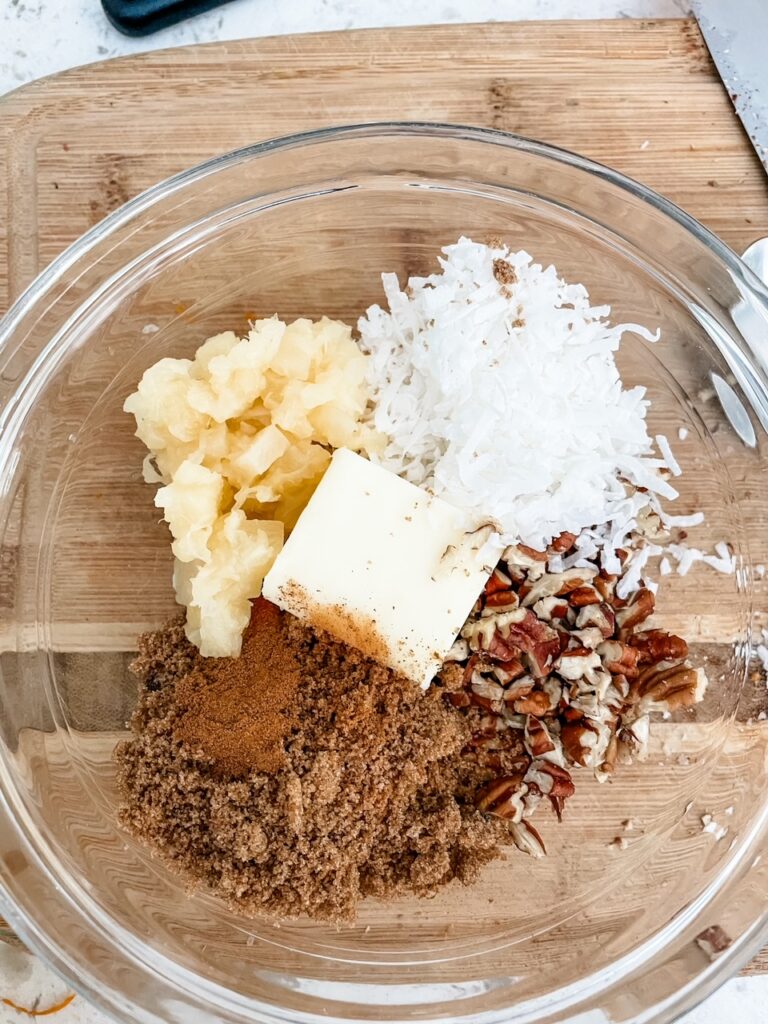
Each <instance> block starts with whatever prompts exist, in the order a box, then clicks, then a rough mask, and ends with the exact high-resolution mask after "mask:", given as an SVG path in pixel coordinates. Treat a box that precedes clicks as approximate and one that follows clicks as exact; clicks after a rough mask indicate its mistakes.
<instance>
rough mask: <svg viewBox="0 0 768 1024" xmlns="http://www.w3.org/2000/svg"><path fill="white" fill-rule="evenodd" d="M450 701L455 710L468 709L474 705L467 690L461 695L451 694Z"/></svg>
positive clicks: (449, 695)
mask: <svg viewBox="0 0 768 1024" xmlns="http://www.w3.org/2000/svg"><path fill="white" fill-rule="evenodd" d="M448 700H449V701H450V702H451V706H452V707H454V708H468V707H469V706H470V704H471V703H472V698H471V697H470V695H469V694H468V693H467V692H466V691H465V690H462V691H461V692H460V693H449V694H448Z"/></svg>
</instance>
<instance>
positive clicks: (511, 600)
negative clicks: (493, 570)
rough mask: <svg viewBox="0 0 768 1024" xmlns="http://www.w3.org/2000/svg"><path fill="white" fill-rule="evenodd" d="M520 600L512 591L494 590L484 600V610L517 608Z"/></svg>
mask: <svg viewBox="0 0 768 1024" xmlns="http://www.w3.org/2000/svg"><path fill="white" fill-rule="evenodd" d="M519 604H520V599H519V597H518V596H517V594H516V593H515V592H514V590H495V591H494V592H493V593H492V594H488V595H487V596H486V598H485V607H486V608H517V606H518V605H519Z"/></svg>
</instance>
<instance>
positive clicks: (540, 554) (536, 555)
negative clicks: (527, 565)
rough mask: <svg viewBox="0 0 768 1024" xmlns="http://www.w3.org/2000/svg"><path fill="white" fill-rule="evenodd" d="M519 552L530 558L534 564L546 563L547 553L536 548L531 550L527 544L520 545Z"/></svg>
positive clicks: (518, 546)
mask: <svg viewBox="0 0 768 1024" xmlns="http://www.w3.org/2000/svg"><path fill="white" fill-rule="evenodd" d="M517 550H518V551H519V552H520V554H521V555H523V556H525V557H526V558H530V559H531V561H533V562H546V560H547V552H546V551H537V550H536V548H529V547H528V545H527V544H518V545H517Z"/></svg>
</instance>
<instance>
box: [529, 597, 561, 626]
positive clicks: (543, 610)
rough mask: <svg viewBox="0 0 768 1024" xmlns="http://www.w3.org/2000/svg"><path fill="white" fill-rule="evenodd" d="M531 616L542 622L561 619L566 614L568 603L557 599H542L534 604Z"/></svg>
mask: <svg viewBox="0 0 768 1024" xmlns="http://www.w3.org/2000/svg"><path fill="white" fill-rule="evenodd" d="M533 614H534V615H535V616H536V617H537V618H539V619H541V620H542V621H543V622H551V621H552V619H563V618H565V616H566V615H567V614H568V602H567V601H565V600H563V599H562V598H559V597H542V598H540V599H539V600H538V601H537V602H536V603H535V604H534V606H533Z"/></svg>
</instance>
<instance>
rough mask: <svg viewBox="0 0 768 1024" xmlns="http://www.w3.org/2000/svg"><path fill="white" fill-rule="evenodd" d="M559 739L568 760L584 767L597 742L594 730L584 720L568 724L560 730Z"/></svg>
mask: <svg viewBox="0 0 768 1024" xmlns="http://www.w3.org/2000/svg"><path fill="white" fill-rule="evenodd" d="M560 739H561V740H562V742H563V749H564V750H565V754H566V757H567V758H568V760H569V761H572V762H573V763H574V764H580V765H581V766H582V768H584V767H586V765H587V764H588V762H589V757H590V754H591V752H592V750H593V748H594V746H595V742H596V740H597V731H596V729H595V728H594V727H593V726H592V725H590V724H589V723H588V722H587V721H586V720H585V719H582V720H581V721H580V722H569V723H568V725H564V726H563V727H562V729H561V730H560Z"/></svg>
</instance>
